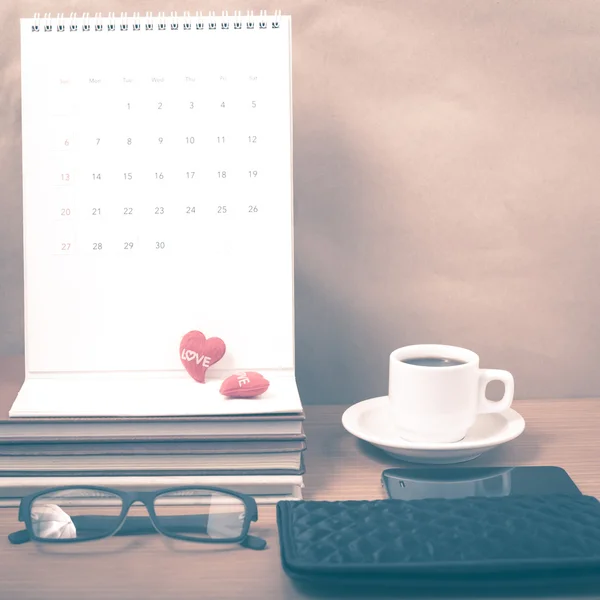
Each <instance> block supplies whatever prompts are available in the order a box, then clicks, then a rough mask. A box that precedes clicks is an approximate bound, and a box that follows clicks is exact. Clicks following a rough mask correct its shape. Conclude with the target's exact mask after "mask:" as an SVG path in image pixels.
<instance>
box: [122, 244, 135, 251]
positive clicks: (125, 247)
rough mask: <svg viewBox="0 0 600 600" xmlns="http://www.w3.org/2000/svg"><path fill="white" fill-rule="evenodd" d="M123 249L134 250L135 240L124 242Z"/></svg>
mask: <svg viewBox="0 0 600 600" xmlns="http://www.w3.org/2000/svg"><path fill="white" fill-rule="evenodd" d="M123 250H133V242H125V243H124V244H123Z"/></svg>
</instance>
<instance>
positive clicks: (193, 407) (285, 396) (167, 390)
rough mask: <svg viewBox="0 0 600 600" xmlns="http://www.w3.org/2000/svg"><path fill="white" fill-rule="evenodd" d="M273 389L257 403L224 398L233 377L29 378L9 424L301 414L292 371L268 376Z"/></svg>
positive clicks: (272, 372) (218, 374) (83, 376)
mask: <svg viewBox="0 0 600 600" xmlns="http://www.w3.org/2000/svg"><path fill="white" fill-rule="evenodd" d="M263 373H264V374H265V377H266V378H267V379H268V380H269V381H270V386H269V389H268V390H267V391H266V392H265V393H264V394H262V395H261V396H258V397H256V398H225V397H224V396H223V395H221V394H220V392H219V388H220V385H221V382H222V381H223V378H224V377H227V376H228V375H231V372H225V371H222V372H216V371H215V372H213V373H211V374H210V375H209V377H208V378H207V380H206V383H204V384H200V383H197V382H196V381H194V380H192V379H191V378H190V377H189V376H188V375H187V374H185V373H183V374H179V373H177V374H160V373H153V374H152V375H148V376H147V377H142V376H140V375H139V374H136V375H135V376H134V375H131V376H128V375H127V374H118V375H117V374H110V375H108V374H106V375H103V376H98V375H94V376H88V375H81V376H76V375H70V376H65V375H60V376H55V377H51V376H44V377H41V376H29V377H27V378H26V380H25V383H24V384H23V386H22V388H21V390H20V391H19V394H18V395H17V398H16V400H15V402H14V403H13V406H12V408H11V409H10V411H9V416H10V417H11V418H23V417H29V418H31V417H66V418H68V417H75V418H77V417H82V418H83V417H89V418H92V417H130V418H131V417H173V416H213V415H214V416H217V415H252V414H273V413H275V414H293V413H301V412H302V404H301V401H300V396H299V394H298V387H297V384H296V377H295V375H294V372H293V371H292V370H285V371H276V370H273V371H264V370H263Z"/></svg>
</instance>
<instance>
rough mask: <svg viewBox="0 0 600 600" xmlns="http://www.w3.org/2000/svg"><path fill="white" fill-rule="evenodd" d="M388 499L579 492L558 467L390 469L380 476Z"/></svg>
mask: <svg viewBox="0 0 600 600" xmlns="http://www.w3.org/2000/svg"><path fill="white" fill-rule="evenodd" d="M381 483H382V485H383V487H384V488H385V490H386V492H387V495H388V496H389V497H390V498H394V499H398V500H419V499H423V498H466V497H470V496H484V497H488V498H491V497H499V496H511V495H523V494H525V495H527V494H536V495H539V494H573V495H581V491H580V490H579V488H578V487H577V486H576V485H575V482H574V481H573V480H572V479H571V478H570V477H569V475H568V474H567V472H566V471H565V470H564V469H561V468H560V467H487V468H486V467H442V468H407V469H404V468H402V469H400V468H393V469H386V470H385V471H384V472H383V473H382V479H381Z"/></svg>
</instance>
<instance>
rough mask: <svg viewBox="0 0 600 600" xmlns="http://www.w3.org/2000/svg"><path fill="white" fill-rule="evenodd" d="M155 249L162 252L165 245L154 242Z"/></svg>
mask: <svg viewBox="0 0 600 600" xmlns="http://www.w3.org/2000/svg"><path fill="white" fill-rule="evenodd" d="M155 248H156V250H164V249H165V243H164V242H156V246H155Z"/></svg>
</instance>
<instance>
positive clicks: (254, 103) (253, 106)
mask: <svg viewBox="0 0 600 600" xmlns="http://www.w3.org/2000/svg"><path fill="white" fill-rule="evenodd" d="M252 108H256V100H252Z"/></svg>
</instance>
